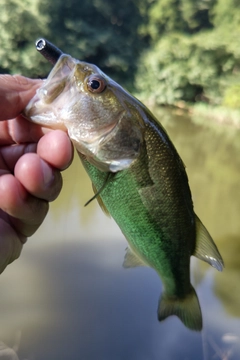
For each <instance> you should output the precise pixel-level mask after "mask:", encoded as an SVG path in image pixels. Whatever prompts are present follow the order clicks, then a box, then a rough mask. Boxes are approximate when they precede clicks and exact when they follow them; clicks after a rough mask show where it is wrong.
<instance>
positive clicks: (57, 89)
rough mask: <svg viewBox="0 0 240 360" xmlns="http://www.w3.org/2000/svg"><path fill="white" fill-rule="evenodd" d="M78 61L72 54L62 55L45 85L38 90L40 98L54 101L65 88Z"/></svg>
mask: <svg viewBox="0 0 240 360" xmlns="http://www.w3.org/2000/svg"><path fill="white" fill-rule="evenodd" d="M76 63H77V61H76V60H75V59H73V58H72V57H71V56H69V55H65V54H64V55H62V56H61V57H60V58H59V60H58V61H57V63H56V65H55V66H54V67H53V69H52V71H51V72H50V74H49V76H48V78H47V80H45V83H44V85H43V86H42V87H41V88H39V89H38V90H37V98H38V100H43V101H44V102H45V103H46V104H50V103H52V102H53V101H54V100H55V99H56V98H57V97H58V96H59V95H60V94H61V93H62V92H63V90H64V89H65V87H66V84H67V82H68V80H69V76H70V74H71V73H72V71H73V70H74V67H75V65H76ZM36 101H37V99H36Z"/></svg>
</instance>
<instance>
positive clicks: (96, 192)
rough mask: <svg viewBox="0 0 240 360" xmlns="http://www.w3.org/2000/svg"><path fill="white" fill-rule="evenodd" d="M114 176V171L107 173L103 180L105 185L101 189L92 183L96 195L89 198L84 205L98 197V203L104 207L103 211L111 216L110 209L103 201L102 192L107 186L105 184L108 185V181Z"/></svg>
mask: <svg viewBox="0 0 240 360" xmlns="http://www.w3.org/2000/svg"><path fill="white" fill-rule="evenodd" d="M112 176H114V175H113V174H112V173H110V172H109V173H107V176H106V179H105V180H104V182H103V185H102V186H101V187H100V189H99V190H97V188H96V186H95V185H94V184H93V183H92V188H93V192H94V196H93V197H91V199H89V200H88V201H87V202H86V204H85V205H84V206H87V205H89V204H90V202H92V201H93V200H95V199H97V201H98V204H99V206H100V208H101V209H102V211H103V212H104V213H105V215H107V216H109V217H111V215H110V213H109V211H108V209H107V208H106V206H105V204H104V203H103V201H102V198H101V196H100V194H101V192H102V191H103V189H104V188H105V186H106V185H107V183H108V181H109V180H110V179H111V178H112Z"/></svg>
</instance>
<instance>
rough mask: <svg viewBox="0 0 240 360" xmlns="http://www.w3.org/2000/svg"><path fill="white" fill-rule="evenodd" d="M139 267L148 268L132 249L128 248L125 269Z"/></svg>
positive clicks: (124, 263)
mask: <svg viewBox="0 0 240 360" xmlns="http://www.w3.org/2000/svg"><path fill="white" fill-rule="evenodd" d="M137 266H147V264H145V263H144V262H143V261H142V260H141V259H140V258H139V257H138V256H137V255H136V254H135V253H134V252H133V251H132V250H131V249H130V248H126V254H125V257H124V261H123V267H124V268H125V269H128V268H134V267H137Z"/></svg>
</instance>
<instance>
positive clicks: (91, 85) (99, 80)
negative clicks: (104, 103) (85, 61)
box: [87, 75, 106, 93]
mask: <svg viewBox="0 0 240 360" xmlns="http://www.w3.org/2000/svg"><path fill="white" fill-rule="evenodd" d="M87 87H88V90H89V91H91V92H93V93H101V92H103V90H105V88H106V81H105V79H104V78H103V77H101V76H97V75H91V76H89V78H88V81H87Z"/></svg>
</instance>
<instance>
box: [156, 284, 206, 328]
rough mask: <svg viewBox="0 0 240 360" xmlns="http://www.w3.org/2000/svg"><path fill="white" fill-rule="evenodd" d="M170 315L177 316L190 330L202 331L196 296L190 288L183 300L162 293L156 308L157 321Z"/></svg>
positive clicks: (199, 309) (200, 313)
mask: <svg viewBox="0 0 240 360" xmlns="http://www.w3.org/2000/svg"><path fill="white" fill-rule="evenodd" d="M171 315H176V316H178V317H179V319H180V320H181V321H182V322H183V324H184V325H185V326H186V327H188V328H189V329H191V330H195V331H201V330H202V312H201V308H200V305H199V301H198V297H197V294H196V292H195V290H194V288H193V287H192V286H191V290H190V292H189V293H188V295H187V296H186V297H185V298H183V299H181V298H177V297H174V298H173V297H168V296H167V295H166V294H164V293H163V295H162V297H161V298H160V301H159V306H158V320H159V321H162V320H164V319H166V318H167V317H168V316H171Z"/></svg>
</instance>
